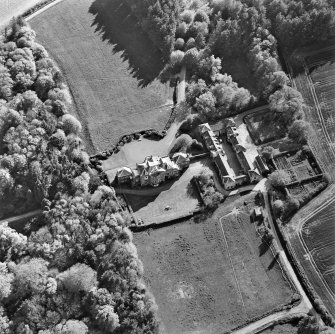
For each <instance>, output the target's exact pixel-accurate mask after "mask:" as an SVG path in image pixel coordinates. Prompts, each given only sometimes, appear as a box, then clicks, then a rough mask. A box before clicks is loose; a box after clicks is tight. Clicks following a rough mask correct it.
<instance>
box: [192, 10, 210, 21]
mask: <svg viewBox="0 0 335 334" xmlns="http://www.w3.org/2000/svg"><path fill="white" fill-rule="evenodd" d="M193 20H194V21H195V22H206V23H209V17H208V15H207V13H206V12H205V11H204V10H202V9H198V10H197V11H196V13H195V15H194V19H193Z"/></svg>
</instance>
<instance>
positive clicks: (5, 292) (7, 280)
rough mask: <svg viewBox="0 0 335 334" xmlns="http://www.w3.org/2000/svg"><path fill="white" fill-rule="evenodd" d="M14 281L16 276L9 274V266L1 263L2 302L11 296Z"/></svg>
mask: <svg viewBox="0 0 335 334" xmlns="http://www.w3.org/2000/svg"><path fill="white" fill-rule="evenodd" d="M13 279H14V275H13V274H12V273H9V272H8V268H7V264H6V263H4V262H0V302H2V300H3V299H5V298H7V297H8V296H9V295H10V294H11V292H12V282H13ZM0 322H1V321H0ZM0 328H1V325H0Z"/></svg>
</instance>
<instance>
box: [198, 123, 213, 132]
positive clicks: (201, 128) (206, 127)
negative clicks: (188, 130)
mask: <svg viewBox="0 0 335 334" xmlns="http://www.w3.org/2000/svg"><path fill="white" fill-rule="evenodd" d="M198 129H199V132H200V133H204V132H206V131H211V130H212V129H211V127H210V125H209V124H208V123H203V124H200V125H198Z"/></svg>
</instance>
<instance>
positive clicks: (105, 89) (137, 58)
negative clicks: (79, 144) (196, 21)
mask: <svg viewBox="0 0 335 334" xmlns="http://www.w3.org/2000/svg"><path fill="white" fill-rule="evenodd" d="M129 14H130V10H129V8H128V7H127V6H126V5H125V4H124V3H123V1H122V0H95V1H92V0H80V1H76V0H64V1H62V2H61V3H59V4H57V5H55V6H53V7H51V8H50V9H48V10H46V11H45V12H43V13H41V14H40V15H37V16H36V17H34V18H33V19H32V20H31V21H30V24H31V26H32V28H33V29H34V30H35V31H36V33H37V39H38V40H39V41H40V42H41V43H42V44H43V45H44V46H45V47H46V48H47V50H48V51H49V53H50V54H51V56H52V57H53V58H54V59H55V61H56V62H57V64H58V66H60V67H61V69H62V72H63V74H64V75H65V77H66V80H67V83H68V84H69V87H70V90H71V92H72V95H73V98H74V102H75V104H76V113H77V114H76V116H77V117H78V118H79V119H80V121H81V122H82V125H83V128H84V131H83V132H84V137H85V142H86V146H87V148H88V150H89V152H90V153H93V152H97V151H101V150H108V149H111V148H112V145H113V144H115V143H116V141H117V140H118V139H119V137H121V136H122V135H125V134H128V133H132V132H135V131H139V130H145V129H149V128H155V129H157V130H163V128H164V126H165V124H166V122H167V120H168V118H169V116H170V113H171V108H167V107H166V106H165V107H162V106H163V105H165V104H166V103H167V101H168V98H169V95H170V88H169V87H168V86H167V85H163V84H161V83H160V82H158V80H155V78H157V76H158V74H159V72H160V70H161V69H162V67H163V64H162V63H161V59H160V53H159V51H158V50H156V49H155V47H154V46H153V45H152V43H151V41H150V40H149V39H148V38H147V36H146V35H144V34H143V33H142V32H141V30H140V29H139V28H138V27H137V22H136V20H135V19H134V17H133V16H131V15H129Z"/></svg>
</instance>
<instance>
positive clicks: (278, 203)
mask: <svg viewBox="0 0 335 334" xmlns="http://www.w3.org/2000/svg"><path fill="white" fill-rule="evenodd" d="M273 209H274V213H275V215H276V216H277V217H280V215H281V214H282V212H283V210H284V203H283V201H282V200H280V199H277V200H275V201H274V202H273Z"/></svg>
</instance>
